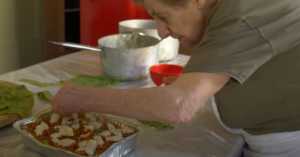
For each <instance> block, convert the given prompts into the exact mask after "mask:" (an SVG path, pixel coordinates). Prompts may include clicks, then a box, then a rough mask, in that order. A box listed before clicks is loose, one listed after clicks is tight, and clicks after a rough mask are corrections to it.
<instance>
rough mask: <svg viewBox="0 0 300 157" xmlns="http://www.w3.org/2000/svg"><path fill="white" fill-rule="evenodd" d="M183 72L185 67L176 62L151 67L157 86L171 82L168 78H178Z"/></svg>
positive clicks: (152, 77)
mask: <svg viewBox="0 0 300 157" xmlns="http://www.w3.org/2000/svg"><path fill="white" fill-rule="evenodd" d="M182 72H183V67H182V66H180V65H174V64H157V65H153V66H151V67H150V75H151V79H152V81H153V82H154V83H155V84H156V85H157V86H160V85H162V84H163V83H164V84H169V83H170V82H168V81H167V80H168V78H171V79H176V78H177V77H178V76H180V75H181V74H182Z"/></svg>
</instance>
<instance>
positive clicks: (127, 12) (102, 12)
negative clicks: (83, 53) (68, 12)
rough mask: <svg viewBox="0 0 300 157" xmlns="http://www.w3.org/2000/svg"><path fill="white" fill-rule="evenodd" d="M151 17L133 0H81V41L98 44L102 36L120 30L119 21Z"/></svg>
mask: <svg viewBox="0 0 300 157" xmlns="http://www.w3.org/2000/svg"><path fill="white" fill-rule="evenodd" d="M136 18H149V16H148V14H147V13H146V11H145V10H144V9H143V8H142V7H141V6H137V5H136V4H134V2H133V0H80V37H81V43H83V44H88V45H93V46H96V45H97V40H98V39H99V38H100V37H103V36H105V35H109V34H115V33H117V32H118V22H119V21H121V20H125V19H136Z"/></svg>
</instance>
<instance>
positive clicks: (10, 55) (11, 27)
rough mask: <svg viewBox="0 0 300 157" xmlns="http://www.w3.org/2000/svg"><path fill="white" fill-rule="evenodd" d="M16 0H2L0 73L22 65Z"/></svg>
mask: <svg viewBox="0 0 300 157" xmlns="http://www.w3.org/2000/svg"><path fill="white" fill-rule="evenodd" d="M15 6H16V3H15V1H14V0H0V73H3V72H6V71H9V70H13V69H16V68H18V67H19V66H20V63H19V54H18V48H17V47H16V45H17V34H16V29H17V26H16V19H15V14H16V13H15Z"/></svg>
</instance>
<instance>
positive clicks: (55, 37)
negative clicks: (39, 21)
mask: <svg viewBox="0 0 300 157" xmlns="http://www.w3.org/2000/svg"><path fill="white" fill-rule="evenodd" d="M43 5H44V20H43V25H44V29H45V42H44V44H45V45H44V47H45V53H46V55H45V58H46V59H51V58H54V57H58V56H61V55H65V54H68V53H72V52H74V51H75V50H74V49H68V48H63V47H58V46H55V45H51V44H49V43H48V41H67V42H77V43H79V41H80V29H79V27H80V18H79V16H80V9H79V0H45V1H44V4H43Z"/></svg>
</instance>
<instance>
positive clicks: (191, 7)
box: [143, 0, 217, 50]
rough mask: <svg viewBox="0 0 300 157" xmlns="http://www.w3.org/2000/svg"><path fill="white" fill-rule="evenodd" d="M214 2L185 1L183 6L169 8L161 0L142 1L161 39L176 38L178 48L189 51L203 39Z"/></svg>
mask: <svg viewBox="0 0 300 157" xmlns="http://www.w3.org/2000/svg"><path fill="white" fill-rule="evenodd" d="M216 3H217V1H216V0H187V2H186V5H184V6H170V5H167V4H165V3H163V2H161V0H144V3H143V4H144V7H145V8H146V10H147V11H148V12H149V14H150V15H151V16H152V17H153V18H154V20H155V21H156V23H157V29H158V32H159V35H160V36H161V37H162V38H165V37H168V36H172V37H174V38H178V39H179V41H180V47H181V48H182V49H184V50H190V49H192V48H193V46H195V45H196V44H197V43H199V42H201V40H202V39H203V37H204V35H205V33H206V28H207V25H208V20H209V17H210V15H211V14H213V12H214V7H215V6H216Z"/></svg>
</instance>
